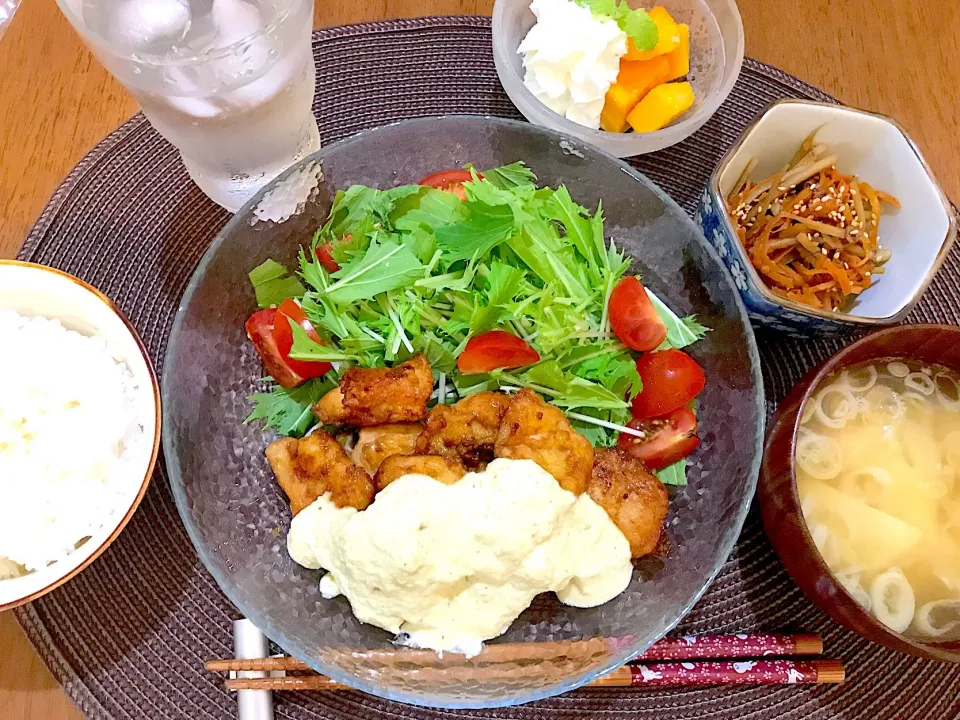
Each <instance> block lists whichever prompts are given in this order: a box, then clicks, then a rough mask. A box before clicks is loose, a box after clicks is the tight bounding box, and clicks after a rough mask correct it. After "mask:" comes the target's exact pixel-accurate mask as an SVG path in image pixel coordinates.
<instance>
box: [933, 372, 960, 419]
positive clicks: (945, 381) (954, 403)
mask: <svg viewBox="0 0 960 720" xmlns="http://www.w3.org/2000/svg"><path fill="white" fill-rule="evenodd" d="M933 385H934V391H935V392H936V394H937V400H939V401H940V404H941V405H942V406H943V407H945V408H946V409H947V410H952V411H954V412H960V383H958V382H957V379H956V378H955V377H953V376H952V375H948V374H947V373H937V375H936V377H935V378H934V379H933Z"/></svg>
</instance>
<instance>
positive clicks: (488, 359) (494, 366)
mask: <svg viewBox="0 0 960 720" xmlns="http://www.w3.org/2000/svg"><path fill="white" fill-rule="evenodd" d="M537 362H540V354H539V353H538V352H537V351H536V350H534V349H533V348H532V347H530V345H529V344H528V343H527V342H526V341H525V340H524V339H523V338H519V337H517V336H516V335H511V334H510V333H508V332H504V331H503V330H490V331H489V332H485V333H480V334H479V335H475V336H474V337H472V338H470V339H469V340H468V341H467V346H466V347H465V348H464V349H463V352H462V353H460V356H459V357H458V358H457V368H459V370H460V372H462V373H463V374H464V375H475V374H477V373H487V372H490V371H491V370H505V369H507V368H518V367H523V366H525V365H533V364H534V363H537Z"/></svg>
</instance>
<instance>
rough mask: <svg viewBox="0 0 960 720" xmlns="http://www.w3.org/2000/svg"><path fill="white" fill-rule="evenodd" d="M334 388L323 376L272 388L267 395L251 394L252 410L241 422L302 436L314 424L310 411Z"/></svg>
mask: <svg viewBox="0 0 960 720" xmlns="http://www.w3.org/2000/svg"><path fill="white" fill-rule="evenodd" d="M334 387H336V381H335V380H334V379H332V378H330V377H328V376H324V377H321V378H314V379H313V380H307V382H305V383H303V384H302V385H300V386H298V387H295V388H291V389H288V388H284V387H280V386H279V385H275V386H274V387H273V388H271V390H270V392H263V393H254V394H253V395H251V396H250V398H249V399H250V400H253V403H254V404H253V411H252V412H251V413H250V416H249V417H248V418H247V419H246V420H245V421H244V422H248V423H249V422H253V421H255V420H263V422H264V425H266V426H267V427H272V428H276V430H277V432H278V433H280V434H281V435H288V436H290V437H303V435H304V433H306V432H307V430H309V429H310V428H311V427H313V426H314V425H315V424H316V422H317V419H316V418H315V417H314V415H313V413H312V412H310V408H311V407H312V406H313V405H314V404H315V403H316V402H317V401H318V400H319V399H320V398H321V397H322V396H323V395H324V393H326V392H327V391H328V390H332V389H333V388H334Z"/></svg>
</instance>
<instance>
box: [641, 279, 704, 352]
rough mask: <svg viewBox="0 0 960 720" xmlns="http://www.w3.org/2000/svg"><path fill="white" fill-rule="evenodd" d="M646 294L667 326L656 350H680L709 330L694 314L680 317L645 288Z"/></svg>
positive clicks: (699, 338)
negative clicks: (664, 337) (661, 341)
mask: <svg viewBox="0 0 960 720" xmlns="http://www.w3.org/2000/svg"><path fill="white" fill-rule="evenodd" d="M644 289H646V288H644ZM647 296H648V297H649V298H650V301H651V302H652V303H653V307H654V308H656V310H657V314H658V315H659V316H660V319H661V320H663V323H664V325H666V326H667V338H666V340H664V341H663V343H662V344H661V345H660V347H658V348H657V350H666V349H669V348H676V349H677V350H680V349H682V348H685V347H687V346H688V345H692V344H693V343H695V342H697V341H698V340H702V339H703V336H704V335H706V334H707V333H708V332H709V328H707V327H704V326H703V325H701V324H700V323H698V322H697V318H696V316H694V315H690V316H688V317H685V318H680V317H679V316H678V315H677V314H676V313H675V312H673V310H671V309H670V307H669V306H668V305H667V304H666V303H665V302H663V300H661V299H660V298H658V297H657V296H656V294H654V293H653V292H651V291H650V290H647Z"/></svg>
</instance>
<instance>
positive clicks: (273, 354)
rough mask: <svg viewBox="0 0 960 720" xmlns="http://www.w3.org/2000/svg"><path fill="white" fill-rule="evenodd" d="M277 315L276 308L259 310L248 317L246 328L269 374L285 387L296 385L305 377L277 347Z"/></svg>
mask: <svg viewBox="0 0 960 720" xmlns="http://www.w3.org/2000/svg"><path fill="white" fill-rule="evenodd" d="M276 316H277V310H276V308H269V309H267V310H259V311H258V312H255V313H254V314H253V315H251V316H250V317H249V318H247V322H246V323H245V324H244V329H245V330H246V331H247V337H248V338H250V342H252V343H253V347H254V349H255V350H256V351H257V355H259V356H260V360H261V361H262V362H263V367H264V368H265V369H266V371H267V374H268V375H269V376H270V377H272V378H273V379H274V380H276V381H277V382H278V383H279V384H280V385H282V386H283V387H285V388H292V387H296V386H297V385H299V384H300V383H302V382H303V381H304V378H302V377H300V376H299V375H297V373H295V372H294V371H293V370H292V369H291V368H290V366H289V365H287V363H286V361H285V360H284V359H283V357H282V356H281V355H280V351H279V350H278V349H277V341H276V340H275V339H274V336H273V321H274V320H275V319H276Z"/></svg>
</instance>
